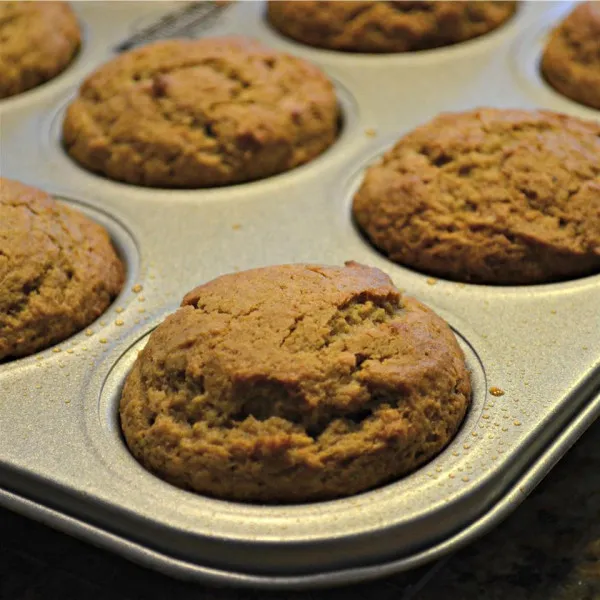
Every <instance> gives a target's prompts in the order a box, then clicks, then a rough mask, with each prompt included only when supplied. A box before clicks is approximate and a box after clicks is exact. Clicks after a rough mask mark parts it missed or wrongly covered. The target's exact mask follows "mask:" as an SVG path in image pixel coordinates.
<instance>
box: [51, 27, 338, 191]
mask: <svg viewBox="0 0 600 600" xmlns="http://www.w3.org/2000/svg"><path fill="white" fill-rule="evenodd" d="M338 116H339V114H338V105H337V99H336V95H335V91H334V88H333V85H332V84H331V82H330V81H329V80H328V79H327V77H326V76H325V75H324V74H323V73H322V72H321V71H320V70H319V69H317V67H315V66H313V65H311V64H309V63H307V62H305V61H303V60H301V59H299V58H295V57H293V56H290V55H287V54H282V53H280V52H275V51H272V50H269V49H267V48H265V47H263V46H261V45H259V44H258V43H255V42H252V41H250V40H247V39H244V38H235V37H229V38H214V39H202V40H195V41H189V40H188V41H184V40H176V41H167V42H158V43H155V44H151V45H148V46H145V47H143V48H140V49H137V50H133V51H131V52H128V53H126V54H123V55H121V56H119V57H117V58H115V59H114V60H112V61H110V62H109V63H107V64H106V65H104V66H103V67H101V68H100V69H98V70H97V71H96V72H95V73H94V74H92V75H91V76H90V77H89V78H88V79H87V80H86V81H85V83H84V84H83V86H82V87H81V90H80V94H79V97H78V98H77V99H75V100H74V101H73V103H72V104H71V105H70V106H69V108H68V111H67V115H66V118H65V122H64V129H63V139H64V143H65V146H66V149H67V151H68V152H69V154H70V155H71V156H72V157H73V158H74V159H75V160H77V161H78V162H80V163H81V164H82V165H83V166H84V167H86V168H87V169H90V170H91V171H95V172H98V173H102V174H103V175H106V176H107V177H110V178H112V179H117V180H120V181H126V182H128V183H134V184H139V185H147V186H153V187H177V188H201V187H210V186H218V185H225V184H231V183H236V182H242V181H250V180H253V179H260V178H263V177H268V176H270V175H274V174H275V173H280V172H282V171H287V170H288V169H292V168H294V167H296V166H298V165H300V164H303V163H306V162H308V161H310V160H311V159H313V158H315V157H316V156H317V155H319V154H321V153H322V152H323V151H324V150H325V149H327V148H328V147H329V146H330V145H331V144H332V143H333V141H334V140H335V137H336V135H337V127H338Z"/></svg>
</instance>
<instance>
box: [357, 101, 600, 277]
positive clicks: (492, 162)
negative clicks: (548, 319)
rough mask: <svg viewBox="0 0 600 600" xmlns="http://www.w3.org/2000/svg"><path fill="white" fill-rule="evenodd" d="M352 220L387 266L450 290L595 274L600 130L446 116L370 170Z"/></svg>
mask: <svg viewBox="0 0 600 600" xmlns="http://www.w3.org/2000/svg"><path fill="white" fill-rule="evenodd" d="M353 213H354V218H355V221H356V223H357V224H358V226H359V227H360V228H361V230H362V231H363V232H364V234H365V235H366V236H367V238H368V239H369V240H370V241H371V242H372V243H373V244H374V245H375V246H376V247H377V248H379V249H380V250H381V251H382V252H383V253H384V254H386V255H387V256H388V257H389V258H390V259H392V260H393V261H395V262H397V263H399V264H402V265H405V266H408V267H412V268H414V269H416V270H418V271H423V272H425V273H428V274H431V275H435V276H439V277H445V278H448V279H452V280H457V281H465V282H474V283H487V284H508V285H519V284H537V283H546V282H551V281H558V280H564V279H571V278H576V277H581V276H584V275H589V274H592V273H595V272H597V271H599V270H600V123H596V122H588V121H584V120H581V119H577V118H575V117H569V116H566V115H561V114H557V113H553V112H549V111H525V110H500V109H478V110H473V111H469V112H464V113H454V114H453V113H448V114H442V115H439V116H438V117H436V118H435V119H433V120H432V121H430V122H429V123H427V124H425V125H422V126H421V127H418V128H416V129H415V130H414V131H412V132H410V133H408V134H407V135H405V136H404V137H402V138H401V139H400V141H398V143H397V144H396V145H395V146H394V147H393V148H392V149H391V150H389V151H388V152H387V153H386V154H385V155H384V157H383V159H382V160H380V161H379V162H378V163H377V164H375V165H373V166H371V167H369V168H368V169H367V171H366V174H365V177H364V180H363V182H362V185H361V186H360V188H359V190H358V191H357V193H356V194H355V196H354V202H353Z"/></svg>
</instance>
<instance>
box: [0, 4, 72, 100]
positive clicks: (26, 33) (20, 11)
mask: <svg viewBox="0 0 600 600" xmlns="http://www.w3.org/2000/svg"><path fill="white" fill-rule="evenodd" d="M80 44H81V33H80V31H79V24H78V23H77V19H76V18H75V15H74V13H73V11H72V10H71V8H70V7H69V5H68V4H67V3H66V2H0V98H6V97H8V96H14V95H15V94H20V93H21V92H24V91H26V90H29V89H31V88H34V87H36V86H38V85H40V84H42V83H44V82H45V81H48V80H49V79H52V78H53V77H56V75H58V74H59V73H61V72H62V71H64V69H66V67H67V66H68V65H69V64H70V63H71V61H72V60H73V58H74V57H75V55H76V54H77V51H78V50H79V46H80Z"/></svg>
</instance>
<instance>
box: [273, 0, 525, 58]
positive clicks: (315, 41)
mask: <svg viewBox="0 0 600 600" xmlns="http://www.w3.org/2000/svg"><path fill="white" fill-rule="evenodd" d="M516 7H517V3H516V2H488V1H483V0H477V1H475V2H446V1H434V2H413V1H412V0H411V1H408V0H402V1H400V2H375V1H373V0H366V1H362V0H352V1H340V0H334V1H329V0H310V1H308V0H292V1H287V0H270V2H269V4H268V9H267V19H268V20H269V22H270V23H271V25H273V26H274V27H275V28H276V29H278V30H279V31H280V32H281V33H283V34H284V35H286V36H287V37H290V38H292V39H294V40H296V41H298V42H301V43H304V44H308V45H310V46H316V47H318V48H328V49H330V50H341V51H345V52H374V53H375V52H412V51H415V50H426V49H428V48H437V47H439V46H449V45H451V44H456V43H458V42H463V41H466V40H469V39H471V38H474V37H478V36H480V35H483V34H485V33H488V32H489V31H492V30H493V29H496V28H497V27H499V26H500V25H502V24H503V23H504V22H505V21H506V20H507V19H509V18H510V17H511V16H512V15H513V14H514V12H515V10H516Z"/></svg>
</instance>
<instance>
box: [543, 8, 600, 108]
mask: <svg viewBox="0 0 600 600" xmlns="http://www.w3.org/2000/svg"><path fill="white" fill-rule="evenodd" d="M541 68H542V74H543V75H544V77H545V79H546V80H547V81H548V83H549V84H550V85H551V86H552V87H553V88H554V89H556V90H557V91H558V92H560V93H561V94H563V95H564V96H567V97H568V98H571V99H572V100H575V102H579V103H581V104H586V105H587V106H591V107H592V108H597V109H599V110H600V2H584V3H583V4H579V5H577V6H576V7H575V9H574V10H573V12H571V14H569V16H568V17H567V18H566V19H565V20H564V21H563V22H562V23H560V24H559V25H558V27H556V29H554V31H553V32H552V34H551V36H550V39H549V41H548V44H547V45H546V48H545V49H544V54H543V56H542V63H541Z"/></svg>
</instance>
